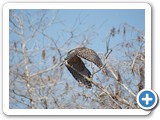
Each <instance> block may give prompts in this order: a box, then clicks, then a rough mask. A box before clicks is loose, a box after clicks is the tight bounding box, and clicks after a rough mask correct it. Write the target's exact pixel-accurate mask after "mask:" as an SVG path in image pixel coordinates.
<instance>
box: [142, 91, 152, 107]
mask: <svg viewBox="0 0 160 120" xmlns="http://www.w3.org/2000/svg"><path fill="white" fill-rule="evenodd" d="M152 100H153V98H150V97H149V94H148V93H146V97H145V98H142V101H145V102H146V103H145V104H146V105H149V101H152Z"/></svg>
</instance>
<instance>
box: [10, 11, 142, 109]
mask: <svg viewBox="0 0 160 120" xmlns="http://www.w3.org/2000/svg"><path fill="white" fill-rule="evenodd" d="M9 20H10V24H9V29H10V46H9V48H10V58H9V59H10V65H9V68H10V73H9V74H10V84H9V86H10V87H9V88H10V94H9V97H10V108H11V109H15V108H17V109H21V108H23V109H24V108H26V109H28V108H30V109H55V108H58V109H65V108H77V109H85V108H87V109H93V108H98V109H136V108H138V105H137V103H136V94H137V93H138V91H140V90H141V89H143V88H144V82H145V77H144V73H145V46H144V45H145V35H144V32H143V31H141V30H139V29H138V28H135V27H134V26H132V25H130V24H127V23H124V24H121V25H120V26H119V27H118V28H115V27H113V28H111V29H110V31H109V32H108V33H107V36H104V39H105V42H106V51H105V52H106V53H98V54H99V56H100V58H101V59H102V60H103V63H104V65H103V66H102V68H101V69H104V68H105V69H106V70H107V74H108V75H107V76H105V75H103V74H102V73H101V72H99V71H100V70H101V69H99V68H97V67H96V66H94V65H93V64H91V63H89V62H87V61H85V60H83V61H84V63H85V64H86V66H87V67H88V68H89V69H90V70H91V71H92V78H87V77H86V76H85V75H83V74H81V75H82V76H83V77H85V78H86V79H87V80H89V81H91V82H92V84H93V85H94V86H93V87H92V88H91V89H90V90H88V89H86V88H84V87H80V86H78V84H77V82H76V81H75V80H73V79H74V78H73V77H72V76H71V75H70V73H69V72H68V71H67V69H66V67H65V66H64V65H62V63H64V64H66V65H67V63H65V61H64V58H65V57H66V55H67V52H68V51H69V50H71V49H72V48H76V47H82V46H89V45H90V44H91V43H92V41H93V40H94V38H95V37H96V35H97V33H98V31H96V29H95V27H94V25H92V26H88V27H86V26H85V25H84V22H83V19H81V17H80V16H77V19H76V20H75V23H73V26H72V27H71V28H67V25H66V24H65V20H63V19H61V17H60V15H59V11H56V10H10V18H9ZM83 25H84V26H85V27H86V29H81V28H84V26H83ZM59 26H60V27H59ZM60 28H61V29H60ZM58 29H60V30H58ZM77 31H78V32H77ZM105 32H106V31H105ZM117 37H119V38H121V40H117V41H116V39H117ZM115 41H116V42H115ZM115 43H116V44H115ZM70 67H72V66H70ZM72 69H74V68H72ZM75 71H76V70H75ZM77 72H78V71H77Z"/></svg>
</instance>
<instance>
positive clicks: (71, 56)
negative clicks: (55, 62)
mask: <svg viewBox="0 0 160 120" xmlns="http://www.w3.org/2000/svg"><path fill="white" fill-rule="evenodd" d="M81 58H83V59H86V60H88V61H90V62H92V63H94V64H95V65H96V66H97V67H99V68H101V67H102V66H103V64H102V61H101V59H100V58H99V56H98V55H97V53H96V52H95V51H93V50H91V49H89V48H86V47H81V48H76V49H73V50H71V51H69V52H68V54H67V57H66V58H65V60H66V61H67V63H68V64H69V66H68V65H66V67H67V68H68V70H69V71H70V73H71V74H72V75H73V77H74V78H75V79H76V80H77V81H78V83H79V85H81V86H85V87H86V88H91V87H92V84H91V82H90V81H88V80H87V79H86V78H85V77H84V76H82V74H83V75H85V76H86V77H88V78H90V77H91V73H90V71H89V70H88V69H87V68H86V66H85V64H84V63H83V61H82V60H81ZM70 66H71V67H70ZM73 68H74V69H73ZM77 71H78V72H77ZM103 72H104V71H103Z"/></svg>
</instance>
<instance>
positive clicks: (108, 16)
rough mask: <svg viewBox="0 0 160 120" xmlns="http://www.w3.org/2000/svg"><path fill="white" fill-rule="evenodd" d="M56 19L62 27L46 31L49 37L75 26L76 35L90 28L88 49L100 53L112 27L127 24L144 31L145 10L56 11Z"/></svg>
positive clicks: (56, 26)
mask: <svg viewBox="0 0 160 120" xmlns="http://www.w3.org/2000/svg"><path fill="white" fill-rule="evenodd" d="M52 12H53V11H52ZM58 18H59V19H60V20H62V22H63V25H64V26H62V25H58V24H57V25H55V26H54V28H56V29H53V27H52V28H50V29H48V32H49V31H52V33H50V34H51V35H53V32H55V35H56V33H58V34H60V35H61V34H62V31H63V30H67V31H71V30H72V29H74V28H76V26H77V27H78V29H77V30H76V33H77V34H78V33H81V32H82V31H84V30H85V29H88V28H90V31H91V32H92V33H94V32H95V34H93V38H92V39H93V40H92V45H91V46H90V47H91V48H94V49H95V50H100V51H103V48H105V46H104V43H103V42H104V39H105V38H106V35H107V34H108V32H109V31H110V29H111V28H112V27H115V28H118V27H119V26H120V25H121V24H124V23H128V24H130V25H132V26H135V27H136V28H137V29H140V30H142V31H144V30H145V10H143V9H130V10H128V9H121V10H120V9H117V10H103V9H102V10H58ZM78 25H79V26H78ZM63 32H64V31H63ZM55 37H56V36H55ZM81 39H83V38H81ZM62 41H63V40H62ZM94 43H95V44H94ZM99 46H102V47H99Z"/></svg>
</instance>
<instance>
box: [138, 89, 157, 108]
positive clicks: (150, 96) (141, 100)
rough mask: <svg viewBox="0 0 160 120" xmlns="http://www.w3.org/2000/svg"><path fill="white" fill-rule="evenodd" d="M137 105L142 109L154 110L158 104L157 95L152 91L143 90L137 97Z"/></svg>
mask: <svg viewBox="0 0 160 120" xmlns="http://www.w3.org/2000/svg"><path fill="white" fill-rule="evenodd" d="M137 103H138V105H139V106H140V107H141V108H142V109H145V110H149V109H152V108H153V107H155V105H156V104H157V94H156V93H155V92H154V91H152V90H142V91H140V92H139V93H138V95H137Z"/></svg>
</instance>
